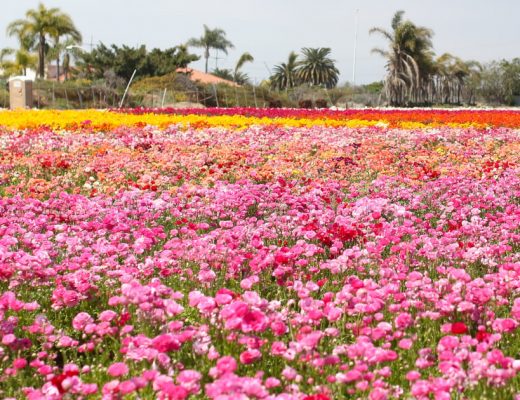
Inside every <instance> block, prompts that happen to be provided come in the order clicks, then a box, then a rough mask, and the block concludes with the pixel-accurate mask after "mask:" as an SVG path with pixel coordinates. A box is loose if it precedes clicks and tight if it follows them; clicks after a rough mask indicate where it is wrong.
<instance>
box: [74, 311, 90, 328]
mask: <svg viewBox="0 0 520 400" xmlns="http://www.w3.org/2000/svg"><path fill="white" fill-rule="evenodd" d="M93 322H94V319H92V317H91V316H90V315H89V314H88V313H86V312H80V313H79V314H78V315H76V316H75V317H74V319H73V320H72V327H73V328H74V329H75V330H77V331H82V330H84V329H85V327H86V326H87V325H88V324H92V323H93Z"/></svg>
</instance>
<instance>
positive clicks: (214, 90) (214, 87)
mask: <svg viewBox="0 0 520 400" xmlns="http://www.w3.org/2000/svg"><path fill="white" fill-rule="evenodd" d="M213 93H214V94H215V101H216V102H217V107H220V105H219V104H218V93H217V87H216V86H215V84H213Z"/></svg>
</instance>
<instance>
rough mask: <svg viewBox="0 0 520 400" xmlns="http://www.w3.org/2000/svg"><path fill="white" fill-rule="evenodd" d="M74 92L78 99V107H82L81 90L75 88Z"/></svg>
mask: <svg viewBox="0 0 520 400" xmlns="http://www.w3.org/2000/svg"><path fill="white" fill-rule="evenodd" d="M76 92H77V93H78V100H79V108H83V97H82V96H81V90H79V88H78V87H77V88H76Z"/></svg>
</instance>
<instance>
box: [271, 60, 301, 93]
mask: <svg viewBox="0 0 520 400" xmlns="http://www.w3.org/2000/svg"><path fill="white" fill-rule="evenodd" d="M297 66H298V55H297V54H296V53H295V52H294V51H293V52H291V54H289V58H288V59H287V63H281V64H280V65H276V66H275V67H274V73H273V75H271V77H270V78H269V80H270V81H271V87H272V88H273V89H277V90H287V89H290V88H292V87H294V86H296V85H297V84H298V77H297V74H296V71H297Z"/></svg>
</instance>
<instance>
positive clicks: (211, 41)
mask: <svg viewBox="0 0 520 400" xmlns="http://www.w3.org/2000/svg"><path fill="white" fill-rule="evenodd" d="M187 45H188V46H193V47H199V48H202V49H204V58H205V59H206V67H205V72H206V73H207V72H208V60H209V51H210V50H211V49H215V50H221V51H223V52H224V53H225V54H227V51H228V49H232V48H234V46H233V43H231V42H230V41H229V40H227V39H226V32H225V31H224V30H222V29H220V28H215V29H210V28H208V26H207V25H204V34H203V35H202V36H201V37H200V38H191V39H190V40H188V43H187Z"/></svg>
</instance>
